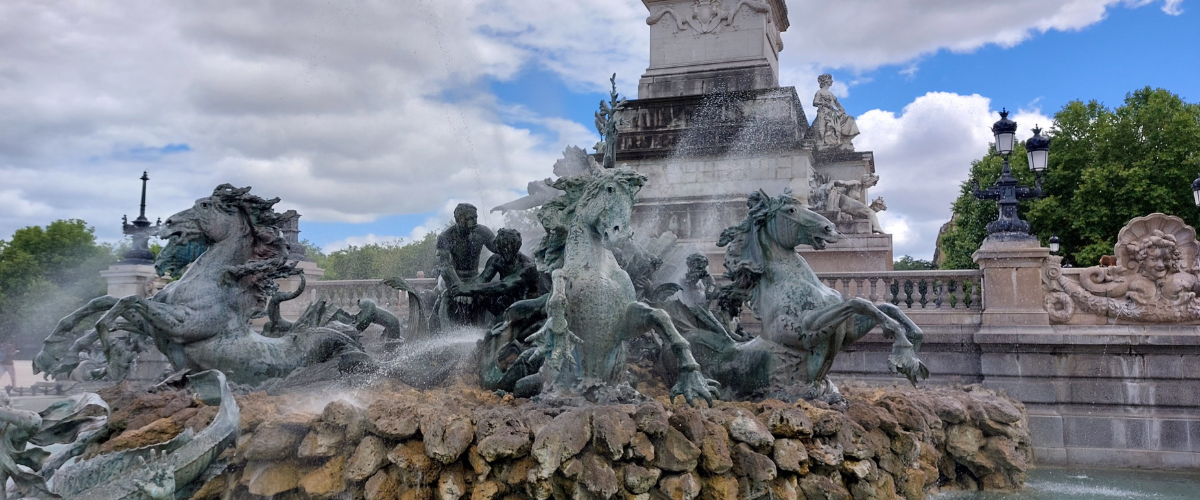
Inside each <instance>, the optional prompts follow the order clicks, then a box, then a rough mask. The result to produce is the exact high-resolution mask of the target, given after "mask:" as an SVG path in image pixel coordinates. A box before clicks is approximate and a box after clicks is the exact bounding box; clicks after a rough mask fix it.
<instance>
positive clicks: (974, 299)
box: [967, 280, 983, 309]
mask: <svg viewBox="0 0 1200 500" xmlns="http://www.w3.org/2000/svg"><path fill="white" fill-rule="evenodd" d="M970 283H971V299H970V302H969V303H968V304H967V306H968V307H972V308H975V309H982V308H983V301H982V300H980V299H979V293H980V292H981V291H982V288H983V283H982V281H976V280H971V281H970Z"/></svg>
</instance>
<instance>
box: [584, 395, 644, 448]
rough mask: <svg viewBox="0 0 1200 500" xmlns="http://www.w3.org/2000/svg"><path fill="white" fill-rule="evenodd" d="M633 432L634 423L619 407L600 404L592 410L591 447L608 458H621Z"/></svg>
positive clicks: (635, 429) (634, 430)
mask: <svg viewBox="0 0 1200 500" xmlns="http://www.w3.org/2000/svg"><path fill="white" fill-rule="evenodd" d="M635 432H637V426H636V424H635V423H634V421H633V419H632V418H629V414H627V413H625V412H624V411H623V410H622V409H621V408H618V407H612V406H601V407H597V408H596V409H595V410H594V411H593V412H592V447H594V448H595V449H596V451H598V452H600V454H602V455H605V456H606V457H608V458H609V459H610V460H620V459H621V456H622V455H624V454H625V446H626V445H628V444H629V442H630V441H631V440H633V435H634V433H635Z"/></svg>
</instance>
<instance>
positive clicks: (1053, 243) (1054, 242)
mask: <svg viewBox="0 0 1200 500" xmlns="http://www.w3.org/2000/svg"><path fill="white" fill-rule="evenodd" d="M1060 248H1062V242H1061V241H1060V240H1059V239H1058V235H1057V234H1056V235H1054V236H1051V237H1050V253H1058V249H1060Z"/></svg>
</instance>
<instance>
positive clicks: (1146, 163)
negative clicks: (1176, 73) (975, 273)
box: [938, 87, 1200, 269]
mask: <svg viewBox="0 0 1200 500" xmlns="http://www.w3.org/2000/svg"><path fill="white" fill-rule="evenodd" d="M1050 134H1051V136H1052V137H1053V144H1052V146H1051V148H1050V167H1049V169H1048V170H1047V172H1046V179H1045V182H1044V184H1043V189H1044V192H1045V194H1046V196H1045V197H1044V198H1043V199H1040V200H1032V201H1026V202H1022V203H1021V205H1020V214H1021V216H1022V217H1023V218H1025V219H1026V220H1028V221H1029V222H1030V224H1031V225H1032V227H1033V232H1034V233H1035V234H1036V235H1037V236H1038V237H1039V238H1040V239H1041V241H1042V242H1043V244H1045V242H1046V241H1047V240H1049V238H1050V236H1052V235H1057V236H1058V237H1059V240H1060V241H1061V244H1062V251H1061V253H1062V254H1063V255H1064V256H1065V257H1066V259H1067V260H1068V261H1069V262H1072V263H1075V264H1077V265H1081V266H1090V265H1095V264H1096V263H1097V262H1098V261H1099V258H1100V257H1101V256H1102V255H1108V254H1111V253H1112V252H1113V245H1114V244H1115V243H1116V239H1117V233H1118V232H1119V231H1120V230H1121V228H1122V227H1123V226H1124V225H1125V224H1126V223H1127V222H1128V221H1129V220H1130V219H1132V218H1134V217H1140V216H1143V215H1148V214H1151V213H1154V212H1162V213H1166V214H1170V215H1175V216H1179V217H1181V218H1183V219H1184V220H1185V221H1187V222H1188V223H1189V224H1192V225H1196V224H1197V223H1198V222H1200V212H1198V211H1197V209H1196V207H1195V205H1194V203H1193V199H1192V193H1191V183H1192V180H1193V179H1194V178H1195V177H1196V174H1197V172H1198V170H1200V104H1196V103H1187V102H1185V101H1184V100H1183V99H1181V98H1180V97H1179V96H1177V95H1175V94H1172V93H1170V92H1168V91H1166V90H1163V89H1151V88H1150V87H1146V88H1143V89H1140V90H1137V91H1135V92H1132V93H1130V94H1128V95H1127V96H1126V98H1125V102H1124V104H1123V105H1121V106H1119V107H1117V108H1115V109H1111V108H1108V107H1105V106H1104V105H1103V104H1101V103H1099V102H1096V101H1091V102H1087V103H1084V102H1082V101H1072V102H1070V103H1068V104H1067V105H1066V106H1063V108H1062V109H1061V110H1059V111H1058V112H1057V113H1055V115H1054V125H1053V128H1052V129H1051V131H1050ZM1011 162H1012V168H1013V171H1014V174H1016V176H1017V177H1018V178H1019V179H1021V181H1022V183H1023V184H1026V185H1032V184H1033V180H1034V176H1033V173H1032V172H1030V171H1029V169H1028V168H1027V164H1026V161H1025V151H1024V149H1023V148H1019V149H1018V151H1014V152H1013V155H1012V157H1011ZM1000 164H1001V159H1000V157H999V156H998V155H997V154H996V153H995V150H994V149H991V150H990V151H989V152H988V154H987V156H985V157H983V158H982V159H980V160H977V161H975V162H973V163H972V165H971V174H970V177H969V178H968V180H967V182H965V183H964V184H963V187H962V191H961V193H960V195H959V197H958V199H957V200H956V201H955V202H954V216H955V219H954V223H953V224H952V227H951V228H950V229H949V230H948V231H946V232H945V233H944V234H943V235H942V237H941V238H940V241H939V242H938V244H939V248H940V249H941V251H942V253H943V254H944V255H945V260H944V261H943V262H942V263H941V267H942V268H943V269H963V268H973V267H975V265H974V263H973V262H972V261H971V253H973V252H974V251H975V250H976V249H978V248H979V244H980V243H982V241H983V239H984V237H986V236H987V231H986V230H985V229H984V226H985V225H986V224H987V223H988V222H990V221H992V220H995V219H996V214H997V208H996V203H995V202H994V201H979V200H976V199H974V197H973V196H972V195H971V189H972V188H973V187H974V184H975V182H976V180H977V179H982V180H984V183H985V184H986V183H990V182H994V180H995V179H996V178H997V177H999V174H1000Z"/></svg>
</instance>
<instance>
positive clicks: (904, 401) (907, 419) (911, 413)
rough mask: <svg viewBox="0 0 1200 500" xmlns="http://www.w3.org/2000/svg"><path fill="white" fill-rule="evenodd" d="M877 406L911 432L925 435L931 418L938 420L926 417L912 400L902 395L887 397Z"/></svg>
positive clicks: (931, 416) (930, 416)
mask: <svg viewBox="0 0 1200 500" xmlns="http://www.w3.org/2000/svg"><path fill="white" fill-rule="evenodd" d="M876 404H877V405H878V406H880V407H881V408H884V409H886V410H887V411H888V412H889V413H891V414H892V416H894V417H896V421H897V422H899V423H900V426H901V427H903V428H904V430H906V431H909V432H917V433H921V434H923V433H925V431H927V430H929V423H928V420H929V418H934V419H936V418H937V417H936V416H934V415H932V414H929V415H925V414H924V413H923V412H922V411H921V409H920V408H919V407H917V406H915V405H913V401H912V400H910V399H908V398H907V397H904V396H902V395H888V396H885V397H883V398H881V399H880V400H879V402H878V403H876ZM927 417H928V418H927Z"/></svg>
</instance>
